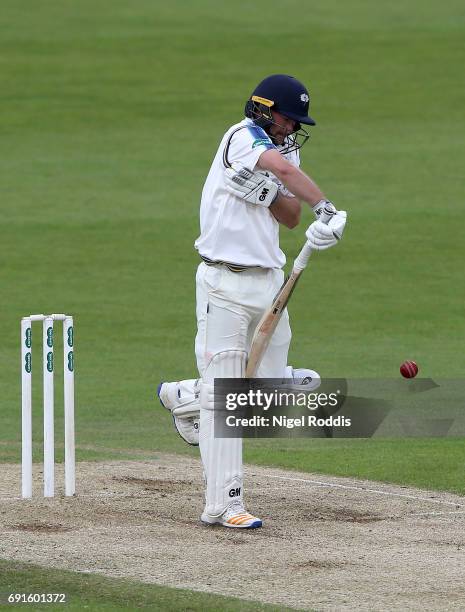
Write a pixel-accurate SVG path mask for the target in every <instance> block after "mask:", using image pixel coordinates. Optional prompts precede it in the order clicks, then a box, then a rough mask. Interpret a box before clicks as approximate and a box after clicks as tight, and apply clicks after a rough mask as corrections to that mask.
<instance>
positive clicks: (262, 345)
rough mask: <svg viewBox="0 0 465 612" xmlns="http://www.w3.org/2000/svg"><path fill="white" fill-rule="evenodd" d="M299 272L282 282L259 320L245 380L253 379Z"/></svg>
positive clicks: (294, 272) (298, 276)
mask: <svg viewBox="0 0 465 612" xmlns="http://www.w3.org/2000/svg"><path fill="white" fill-rule="evenodd" d="M300 274H301V271H293V272H292V273H291V275H290V276H289V278H288V279H286V280H285V281H284V284H283V286H282V287H281V289H280V290H279V291H278V293H277V295H276V297H275V299H274V300H273V303H272V304H271V306H270V307H269V308H268V310H266V311H265V312H264V314H263V316H262V318H261V319H260V322H259V324H258V325H257V327H256V329H255V333H254V335H253V338H252V345H251V348H250V353H249V359H248V361H247V368H246V371H245V377H246V378H253V377H254V376H255V374H256V373H257V370H258V368H259V366H260V363H261V361H262V358H263V355H264V354H265V351H266V349H267V348H268V344H269V343H270V340H271V337H272V336H273V333H274V330H275V329H276V326H277V325H278V323H279V320H280V319H281V315H282V314H283V312H284V309H285V308H286V306H287V303H288V302H289V299H290V297H291V295H292V292H293V291H294V288H295V286H296V283H297V281H298V280H299V278H300Z"/></svg>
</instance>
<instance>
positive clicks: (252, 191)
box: [224, 162, 278, 208]
mask: <svg viewBox="0 0 465 612" xmlns="http://www.w3.org/2000/svg"><path fill="white" fill-rule="evenodd" d="M224 174H225V182H226V189H227V190H228V191H229V192H230V193H233V194H234V195H235V196H237V197H238V198H241V199H242V200H245V201H246V202H248V203H249V204H255V205H257V206H265V207H266V208H268V206H270V204H272V203H273V202H274V200H275V199H276V196H277V195H278V186H277V185H276V184H275V183H273V181H272V180H270V179H269V178H268V175H267V174H265V173H262V172H260V171H258V172H252V170H249V169H248V168H246V167H245V166H243V165H242V164H240V163H238V162H233V163H232V164H231V168H226V170H225V171H224Z"/></svg>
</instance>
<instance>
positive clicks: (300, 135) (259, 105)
mask: <svg viewBox="0 0 465 612" xmlns="http://www.w3.org/2000/svg"><path fill="white" fill-rule="evenodd" d="M273 106H274V102H273V100H267V99H266V98H262V97H260V96H252V97H251V98H250V100H248V101H247V103H246V105H245V116H246V117H248V118H249V119H252V121H253V122H254V123H255V124H256V125H258V126H259V127H261V128H263V129H264V130H265V131H266V133H267V134H268V136H269V137H270V139H271V141H272V142H273V144H275V145H276V146H279V150H280V152H281V153H290V152H291V151H297V150H298V149H300V148H301V147H303V146H304V144H305V143H306V142H307V140H308V139H309V138H310V134H309V133H308V132H307V130H304V129H303V127H302V125H301V124H300V123H299V122H298V121H295V130H294V131H293V132H292V134H289V136H286V138H285V139H284V143H283V144H282V145H278V144H277V143H276V142H275V141H274V138H273V136H272V135H271V134H270V132H269V128H270V126H271V125H278V126H279V127H283V126H282V125H281V124H280V123H278V122H277V121H275V120H274V119H273V115H272V113H271V109H272V107H273ZM276 110H277V112H280V111H278V109H276ZM281 114H282V115H284V116H285V117H286V113H285V112H281ZM290 119H292V117H290Z"/></svg>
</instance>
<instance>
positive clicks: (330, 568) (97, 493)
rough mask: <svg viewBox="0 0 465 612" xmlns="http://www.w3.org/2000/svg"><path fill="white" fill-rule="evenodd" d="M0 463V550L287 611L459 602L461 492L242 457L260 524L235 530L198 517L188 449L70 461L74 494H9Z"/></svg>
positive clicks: (464, 554) (199, 490) (196, 464)
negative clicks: (146, 455) (281, 466)
mask: <svg viewBox="0 0 465 612" xmlns="http://www.w3.org/2000/svg"><path fill="white" fill-rule="evenodd" d="M40 468H41V466H39V465H34V469H35V473H34V479H35V480H34V483H35V491H36V492H37V491H39V490H40V488H41V482H40V476H41V475H40V472H39V470H40ZM62 468H63V466H62V465H59V466H57V480H56V486H57V488H58V486H60V485H61V482H62V479H63V474H62ZM1 470H2V478H1V481H0V512H1V522H0V535H1V539H0V558H2V559H7V560H14V561H21V562H30V563H34V564H37V565H41V566H45V567H49V568H59V569H69V570H74V571H79V572H90V573H96V574H103V575H105V576H112V577H124V578H128V579H134V580H137V581H140V582H146V583H157V584H161V585H166V586H171V587H179V588H188V589H194V590H197V591H205V592H211V593H217V594H222V595H230V596H235V597H241V598H243V599H250V600H256V601H260V602H266V603H273V604H276V605H287V606H290V607H295V608H298V609H312V610H338V611H339V610H354V609H356V610H367V611H368V610H370V611H371V612H373V611H381V610H403V611H404V610H441V611H444V610H463V609H464V608H465V586H464V579H463V578H464V567H465V529H464V519H465V498H464V497H460V496H457V495H453V494H450V493H441V492H431V491H422V490H419V489H411V488H407V487H402V486H397V485H387V484H382V483H376V482H371V481H370V482H369V481H361V480H353V479H348V478H336V477H330V476H323V475H321V474H319V475H315V474H308V473H299V472H290V471H286V470H282V469H276V468H268V467H257V466H250V465H249V466H246V468H245V475H246V478H245V485H246V486H245V491H246V505H247V509H248V510H249V511H250V512H252V513H253V514H256V515H257V516H259V517H261V518H262V519H263V521H264V527H263V528H262V529H257V530H245V531H242V530H238V529H237V530H236V529H225V528H222V527H206V526H203V525H202V524H201V523H200V522H199V516H200V514H201V511H202V506H203V483H202V471H201V467H200V461H199V460H198V459H194V458H190V457H184V456H178V455H167V454H156V455H154V458H153V459H151V460H141V461H108V462H104V463H96V462H95V463H93V462H81V463H79V464H78V465H77V491H78V494H77V497H75V498H64V497H56V498H54V499H44V498H40V497H35V498H33V499H32V500H22V499H20V498H19V497H14V496H15V495H19V489H20V471H21V467H20V466H19V465H11V464H6V465H5V464H3V465H2V467H1Z"/></svg>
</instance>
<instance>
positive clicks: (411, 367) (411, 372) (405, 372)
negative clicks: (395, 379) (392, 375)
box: [400, 361, 418, 378]
mask: <svg viewBox="0 0 465 612" xmlns="http://www.w3.org/2000/svg"><path fill="white" fill-rule="evenodd" d="M400 373H401V374H402V376H403V377H404V378H415V376H416V375H417V374H418V366H417V364H416V363H415V362H414V361H404V363H403V364H401V366H400Z"/></svg>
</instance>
